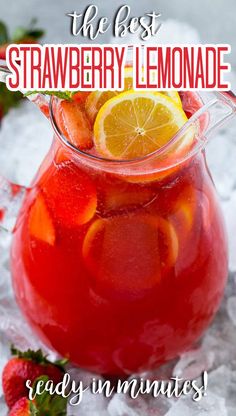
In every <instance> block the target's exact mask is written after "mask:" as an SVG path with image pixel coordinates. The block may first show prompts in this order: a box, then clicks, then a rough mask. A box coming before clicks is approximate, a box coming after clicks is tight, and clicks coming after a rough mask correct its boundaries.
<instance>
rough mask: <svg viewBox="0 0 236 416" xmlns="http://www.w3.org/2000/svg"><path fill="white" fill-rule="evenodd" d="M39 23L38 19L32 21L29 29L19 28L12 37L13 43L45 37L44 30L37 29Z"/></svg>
mask: <svg viewBox="0 0 236 416" xmlns="http://www.w3.org/2000/svg"><path fill="white" fill-rule="evenodd" d="M36 23H37V19H32V20H31V22H30V25H29V27H28V28H24V27H21V26H20V27H17V28H16V30H15V32H14V33H13V36H12V41H13V42H20V41H21V40H24V39H28V38H29V39H32V40H38V39H40V38H41V37H42V36H43V35H44V31H43V30H42V29H38V28H36V27H35V25H36Z"/></svg>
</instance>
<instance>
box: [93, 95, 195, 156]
mask: <svg viewBox="0 0 236 416" xmlns="http://www.w3.org/2000/svg"><path fill="white" fill-rule="evenodd" d="M187 120H188V119H187V116H186V114H185V112H184V110H183V109H182V108H181V107H180V106H179V105H177V104H176V103H175V102H174V101H173V100H172V99H171V98H169V97H167V96H166V95H164V94H161V93H152V92H145V93H143V92H138V91H126V92H124V93H122V94H119V95H116V96H115V97H113V98H111V99H109V100H108V101H107V102H106V103H105V104H103V106H102V107H101V108H100V110H99V112H98V114H97V117H96V120H95V124H94V144H95V148H96V151H97V152H98V153H99V154H100V155H102V156H104V157H106V158H110V159H120V160H121V159H122V160H129V159H135V158H140V157H143V156H146V155H148V154H150V153H152V152H154V151H156V150H157V149H160V148H161V147H163V146H164V145H166V144H167V143H168V142H169V141H170V140H171V139H172V137H173V136H174V135H175V134H176V133H177V132H178V131H179V129H180V128H181V127H182V126H183V125H184V124H185V123H186V122H187ZM192 139H193V135H192V134H191V132H190V133H189V134H186V135H184V137H183V139H182V140H181V143H179V148H180V147H181V148H182V147H183V146H186V144H187V143H191V142H192Z"/></svg>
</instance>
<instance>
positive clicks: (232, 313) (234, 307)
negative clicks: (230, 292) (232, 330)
mask: <svg viewBox="0 0 236 416" xmlns="http://www.w3.org/2000/svg"><path fill="white" fill-rule="evenodd" d="M227 310H228V314H229V317H230V319H231V321H232V322H233V324H234V325H235V326H236V296H231V297H230V298H229V299H228V300H227Z"/></svg>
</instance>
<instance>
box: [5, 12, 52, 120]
mask: <svg viewBox="0 0 236 416" xmlns="http://www.w3.org/2000/svg"><path fill="white" fill-rule="evenodd" d="M35 23H36V20H35V19H33V20H32V21H31V22H30V25H29V27H28V28H23V27H18V28H16V30H15V31H14V33H13V35H12V36H10V35H9V32H8V29H7V26H6V25H5V23H4V22H2V21H0V60H4V61H5V59H6V49H7V46H8V45H9V44H10V43H37V42H38V40H39V39H40V38H41V37H42V36H43V34H44V32H43V30H41V29H38V28H36V27H35ZM21 99H22V94H21V93H20V92H12V91H9V90H8V89H7V87H6V86H5V85H4V84H0V124H1V119H2V118H3V116H4V115H5V114H7V112H8V111H9V109H10V108H12V107H16V106H17V105H18V103H19V101H20V100H21Z"/></svg>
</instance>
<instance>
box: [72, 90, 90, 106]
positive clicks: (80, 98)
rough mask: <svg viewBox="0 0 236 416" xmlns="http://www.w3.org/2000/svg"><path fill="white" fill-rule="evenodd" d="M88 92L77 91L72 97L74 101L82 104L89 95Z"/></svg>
mask: <svg viewBox="0 0 236 416" xmlns="http://www.w3.org/2000/svg"><path fill="white" fill-rule="evenodd" d="M89 94H90V92H87V91H78V92H76V93H75V94H73V96H72V99H73V101H75V102H76V103H79V104H81V105H84V104H85V101H86V99H87V97H88V96H89Z"/></svg>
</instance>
